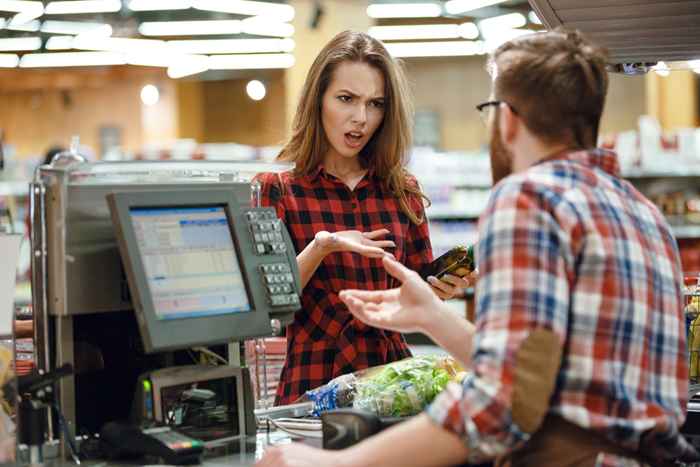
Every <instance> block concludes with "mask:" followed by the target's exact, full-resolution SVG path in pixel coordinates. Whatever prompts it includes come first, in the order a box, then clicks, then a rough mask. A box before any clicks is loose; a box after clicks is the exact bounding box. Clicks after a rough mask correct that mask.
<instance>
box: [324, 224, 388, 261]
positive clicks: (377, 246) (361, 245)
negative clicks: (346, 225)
mask: <svg viewBox="0 0 700 467" xmlns="http://www.w3.org/2000/svg"><path fill="white" fill-rule="evenodd" d="M389 233H390V232H389V231H388V230H387V229H379V230H373V231H372V232H360V231H359V230H343V231H341V232H335V233H330V232H326V231H325V230H323V231H321V232H318V233H317V234H316V236H315V237H314V241H315V242H316V244H317V245H318V247H319V248H320V249H321V251H323V252H324V254H326V255H327V254H330V253H336V252H339V251H350V252H353V253H359V254H361V255H362V256H366V257H368V258H382V257H384V256H386V255H389V256H393V255H391V253H388V252H386V251H385V250H384V248H395V247H396V244H395V243H394V242H393V241H392V240H381V238H383V237H385V236H386V235H388V234H389Z"/></svg>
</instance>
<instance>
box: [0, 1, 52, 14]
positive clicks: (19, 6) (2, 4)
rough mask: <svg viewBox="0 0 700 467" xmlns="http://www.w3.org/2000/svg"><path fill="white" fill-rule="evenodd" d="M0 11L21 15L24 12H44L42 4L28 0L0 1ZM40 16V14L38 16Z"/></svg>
mask: <svg viewBox="0 0 700 467" xmlns="http://www.w3.org/2000/svg"><path fill="white" fill-rule="evenodd" d="M0 11H11V12H13V13H23V12H25V11H41V12H43V11H44V4H43V3H42V2H38V1H29V0H0ZM39 16H41V13H40V14H39Z"/></svg>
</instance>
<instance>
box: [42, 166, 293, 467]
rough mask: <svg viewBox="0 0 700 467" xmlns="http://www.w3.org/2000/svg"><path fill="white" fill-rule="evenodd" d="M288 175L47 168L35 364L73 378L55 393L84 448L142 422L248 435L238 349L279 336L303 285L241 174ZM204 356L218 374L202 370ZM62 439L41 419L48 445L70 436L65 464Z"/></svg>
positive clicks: (159, 428) (267, 211) (211, 439)
mask: <svg viewBox="0 0 700 467" xmlns="http://www.w3.org/2000/svg"><path fill="white" fill-rule="evenodd" d="M288 169H289V167H286V166H285V167H276V166H271V165H270V164H243V163H235V164H234V163H219V162H216V163H214V162H209V161H204V162H202V161H197V164H196V165H195V164H194V163H192V162H190V161H187V162H181V163H180V162H177V163H175V162H173V163H170V162H168V163H150V162H149V163H94V164H89V163H82V162H78V161H75V162H71V163H70V164H69V163H66V164H62V165H61V166H56V167H53V166H43V167H42V168H41V169H40V170H39V172H38V175H37V177H35V182H34V183H33V184H32V187H31V193H32V209H31V213H32V214H31V215H32V224H33V228H32V249H33V255H32V261H33V263H32V276H33V277H32V289H33V304H34V311H35V316H36V319H37V322H36V326H35V330H36V336H35V338H36V346H37V364H38V367H39V368H40V369H42V370H44V371H51V370H53V369H54V368H57V367H60V366H61V365H64V364H70V365H72V366H73V368H74V370H75V371H74V374H73V375H71V376H67V377H64V378H62V379H61V380H60V381H58V382H57V383H56V385H57V386H58V387H57V391H56V395H57V400H58V404H57V405H58V407H59V408H60V410H61V412H62V413H63V415H64V418H65V423H63V424H62V425H65V427H66V428H67V430H68V431H69V432H71V433H72V434H73V435H83V436H81V438H83V439H89V438H90V437H91V436H92V435H94V434H99V433H100V432H101V431H104V429H105V428H108V429H107V431H106V433H107V436H108V437H111V438H112V439H120V438H119V436H121V435H124V436H126V435H128V436H134V435H135V432H134V431H133V429H134V428H137V429H139V430H141V433H142V434H144V433H143V430H150V431H149V432H148V433H147V434H149V435H150V440H151V441H152V438H160V441H159V442H161V445H163V443H165V444H168V443H169V444H173V445H174V446H176V447H177V446H183V447H184V446H188V447H189V448H193V447H197V446H198V443H191V442H190V441H182V440H181V441H175V440H174V438H177V437H178V436H179V435H182V436H184V437H186V438H187V439H190V440H196V441H202V444H203V445H213V444H215V443H217V442H220V441H221V440H222V439H223V440H227V439H229V440H230V439H236V438H243V437H245V435H247V434H248V435H249V434H254V433H255V420H254V416H253V402H254V401H253V393H252V390H251V378H250V375H249V372H248V368H246V367H245V365H242V364H241V362H242V359H241V358H240V355H237V354H239V353H240V352H241V349H242V347H243V346H242V345H241V343H242V342H243V341H244V340H246V339H251V338H256V337H261V336H270V335H272V332H273V325H272V324H271V321H274V320H277V321H278V322H279V323H281V324H282V325H284V324H286V323H287V322H289V321H290V320H291V319H292V317H293V314H294V312H295V311H297V310H298V309H299V308H300V301H299V295H300V292H301V285H300V279H299V272H298V268H297V263H296V253H295V251H294V247H293V245H292V242H291V239H290V237H289V234H288V233H287V231H286V229H285V227H284V225H283V224H282V222H281V221H280V220H279V219H278V218H277V215H276V213H275V211H274V209H271V208H260V207H257V208H255V207H251V206H255V205H256V203H255V202H252V201H251V199H254V197H255V196H254V195H255V184H254V183H251V182H250V178H248V173H251V174H253V173H258V172H261V171H281V170H288ZM236 173H238V174H245V176H244V177H242V178H239V176H237V175H236ZM231 174H233V175H231ZM206 354H210V355H212V356H213V357H214V358H217V359H219V360H223V363H224V364H220V365H216V366H213V365H202V364H201V356H202V355H206ZM222 357H223V358H222ZM210 360H211V359H210ZM115 424H117V425H115ZM120 427H121V428H120ZM163 427H166V428H165V429H164V428H163ZM127 428H128V429H127ZM125 430H126V431H125ZM154 430H155V431H154ZM63 431H64V430H63V427H59V425H58V424H57V423H56V421H55V420H52V419H51V417H49V418H48V423H47V425H46V435H47V436H46V437H47V438H48V439H49V441H51V440H56V439H58V438H61V442H62V443H61V444H62V450H63V453H62V454H63V455H64V456H69V454H70V453H69V452H68V447H67V445H66V437H64V436H62V435H61V433H62V432H63ZM115 434H116V435H119V436H117V438H114V437H113V435H115ZM176 435H177V436H176ZM49 444H50V443H49ZM132 444H133V443H132ZM151 447H152V448H153V443H151ZM171 460H175V459H171ZM171 463H172V462H171Z"/></svg>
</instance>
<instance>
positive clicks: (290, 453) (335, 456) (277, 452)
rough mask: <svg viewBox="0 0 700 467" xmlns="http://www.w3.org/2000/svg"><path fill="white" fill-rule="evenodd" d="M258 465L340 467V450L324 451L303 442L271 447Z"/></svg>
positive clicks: (258, 466) (266, 466)
mask: <svg viewBox="0 0 700 467" xmlns="http://www.w3.org/2000/svg"><path fill="white" fill-rule="evenodd" d="M255 465H256V467H340V466H341V465H342V459H340V453H339V451H324V450H321V449H316V448H312V447H311V446H306V445H304V444H301V443H292V444H287V445H285V446H277V447H271V448H268V449H266V450H265V455H263V457H262V459H260V461H259V462H258V463H256V464H255Z"/></svg>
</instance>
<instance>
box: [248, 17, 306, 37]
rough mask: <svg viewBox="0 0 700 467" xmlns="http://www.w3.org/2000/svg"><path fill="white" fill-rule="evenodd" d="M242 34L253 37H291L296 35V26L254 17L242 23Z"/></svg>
mask: <svg viewBox="0 0 700 467" xmlns="http://www.w3.org/2000/svg"><path fill="white" fill-rule="evenodd" d="M241 32H243V33H245V34H250V35H253V36H272V37H291V36H293V35H294V26H292V25H291V24H289V23H283V22H281V21H278V20H275V19H270V18H265V17H263V16H253V17H251V18H246V19H244V20H243V21H241Z"/></svg>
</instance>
